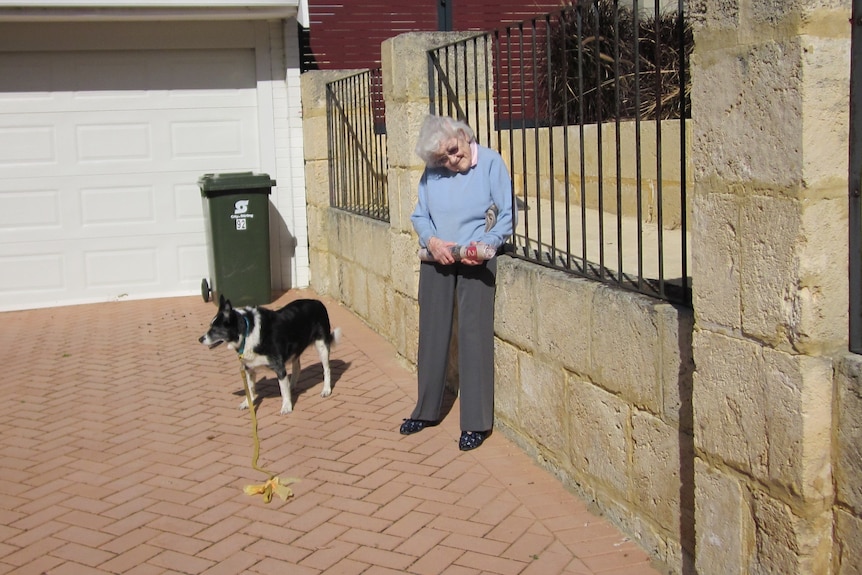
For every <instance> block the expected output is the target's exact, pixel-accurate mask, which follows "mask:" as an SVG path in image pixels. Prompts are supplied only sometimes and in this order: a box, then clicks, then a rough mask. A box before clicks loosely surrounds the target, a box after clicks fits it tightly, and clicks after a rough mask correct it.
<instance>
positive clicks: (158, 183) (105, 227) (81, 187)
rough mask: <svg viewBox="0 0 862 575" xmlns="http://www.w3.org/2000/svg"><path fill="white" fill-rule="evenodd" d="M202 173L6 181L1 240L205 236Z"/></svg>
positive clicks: (1, 195) (1, 191)
mask: <svg viewBox="0 0 862 575" xmlns="http://www.w3.org/2000/svg"><path fill="white" fill-rule="evenodd" d="M199 176H200V173H198V172H184V173H172V172H167V173H160V174H126V175H123V176H92V177H86V176H78V177H70V178H44V179H42V180H39V181H37V180H33V179H28V180H2V179H0V203H2V205H3V206H5V208H4V209H3V210H0V243H4V242H9V243H12V242H16V241H17V242H21V241H28V242H38V241H53V240H59V239H67V240H78V239H86V238H111V237H116V236H123V235H129V234H135V235H144V236H169V235H170V234H175V233H181V234H182V233H195V234H203V233H204V231H205V230H204V219H203V209H202V202H201V194H200V188H199V187H198V185H197V179H198V177H199ZM201 237H203V236H201Z"/></svg>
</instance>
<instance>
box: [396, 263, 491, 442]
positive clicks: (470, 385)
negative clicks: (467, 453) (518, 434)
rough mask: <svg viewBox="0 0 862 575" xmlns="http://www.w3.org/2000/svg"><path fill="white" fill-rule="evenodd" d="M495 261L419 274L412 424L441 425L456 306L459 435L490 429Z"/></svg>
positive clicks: (427, 268)
mask: <svg viewBox="0 0 862 575" xmlns="http://www.w3.org/2000/svg"><path fill="white" fill-rule="evenodd" d="M496 280H497V260H496V258H495V259H492V260H488V261H487V262H485V263H484V264H483V265H478V266H468V265H461V264H454V265H449V266H441V265H439V264H436V263H434V262H423V263H422V264H421V266H420V271H419V351H418V358H417V363H418V365H417V370H418V380H419V394H418V399H417V401H416V408H415V409H414V410H413V414H412V415H411V416H410V417H411V419H422V420H426V421H439V419H440V410H441V408H442V405H443V395H444V390H445V384H446V371H447V366H448V363H449V340H450V338H451V335H452V324H453V307H454V305H455V302H456V301H457V303H458V306H457V310H458V378H459V381H460V392H459V398H460V401H461V430H462V431H488V430H490V429H491V428H492V427H493V426H494V295H495V293H496Z"/></svg>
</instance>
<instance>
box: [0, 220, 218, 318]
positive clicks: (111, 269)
mask: <svg viewBox="0 0 862 575" xmlns="http://www.w3.org/2000/svg"><path fill="white" fill-rule="evenodd" d="M0 267H2V269H3V271H4V273H3V274H0V311H7V310H12V309H20V308H22V307H41V306H51V305H62V304H69V303H81V302H91V301H106V300H113V299H122V298H140V297H167V296H176V295H189V294H194V293H199V291H200V283H201V278H205V277H207V275H208V272H207V262H206V244H205V242H204V241H203V240H202V238H201V235H200V234H179V235H177V236H175V237H174V238H173V240H172V241H171V242H165V243H163V244H160V245H157V246H153V244H152V242H151V241H148V240H147V238H144V237H139V238H112V239H111V240H110V241H109V242H107V241H104V240H102V239H88V240H82V241H77V242H73V243H72V244H71V245H70V244H69V243H68V242H63V241H54V242H22V243H18V244H16V245H14V246H12V245H9V244H0ZM70 294H77V295H76V297H70ZM82 294H83V295H82Z"/></svg>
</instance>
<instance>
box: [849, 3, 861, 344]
mask: <svg viewBox="0 0 862 575" xmlns="http://www.w3.org/2000/svg"><path fill="white" fill-rule="evenodd" d="M850 22H851V24H852V32H851V48H850V173H849V174H848V178H847V180H848V187H849V189H848V196H849V202H850V204H849V210H850V211H849V221H848V226H849V233H850V237H849V247H850V254H849V269H848V272H849V278H848V279H849V287H850V309H849V314H850V318H849V320H850V322H849V323H850V334H849V335H850V351H852V352H854V353H862V0H853V12H852V18H851V19H850Z"/></svg>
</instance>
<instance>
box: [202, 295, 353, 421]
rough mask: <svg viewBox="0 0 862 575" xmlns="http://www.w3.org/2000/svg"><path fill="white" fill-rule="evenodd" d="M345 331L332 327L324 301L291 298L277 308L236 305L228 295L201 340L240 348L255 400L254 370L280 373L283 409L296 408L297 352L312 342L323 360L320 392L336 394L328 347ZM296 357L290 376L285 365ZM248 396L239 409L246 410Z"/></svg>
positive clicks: (208, 343) (221, 302)
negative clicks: (261, 369)
mask: <svg viewBox="0 0 862 575" xmlns="http://www.w3.org/2000/svg"><path fill="white" fill-rule="evenodd" d="M340 334H341V330H339V329H336V330H335V331H331V329H330V326H329V314H328V313H327V311H326V306H324V305H323V303H322V302H320V301H318V300H316V299H299V300H296V301H292V302H290V303H289V304H287V305H286V306H284V307H283V308H281V309H279V310H275V311H273V310H270V309H266V308H263V307H244V308H238V309H237V308H234V307H233V306H232V305H231V304H230V301H229V300H225V298H224V296H221V297H220V298H219V306H218V312H216V315H215V317H214V318H213V320H212V323H210V328H209V331H207V332H206V333H205V334H204V335H202V336H201V337H200V339H199V340H198V341H200V342H201V343H202V344H204V345H206V346H209V347H210V349H212V348H214V347H216V346H217V345H219V344H220V343H227V346H228V347H229V348H230V349H233V350H236V352H237V353H238V354H239V356H240V361H242V366H243V369H245V373H246V376H247V380H248V387H249V390H250V391H251V398H252V402H254V399H255V394H254V370H255V369H256V368H258V367H267V368H269V369H271V370H272V371H274V372H275V375H276V376H277V377H278V387H279V390H280V391H281V413H282V414H285V413H290V412H291V411H293V401H292V398H291V392H292V391H293V389H294V387H295V386H296V382H297V380H298V379H299V371H300V367H299V356H300V355H301V354H302V352H303V351H305V349H306V348H307V347H308V346H309V345H311V344H312V343H313V344H314V345H315V347H316V348H317V353H318V354H319V355H320V363H321V364H323V391H322V392H321V393H320V397H328V396H329V394H330V393H332V383H331V376H330V371H329V350H330V349H331V348H332V346H333V345H335V344H336V343H337V342H338V338H339V336H340ZM288 361H290V362H292V371H291V374H290V380H288V379H287V370H286V369H285V365H286V364H287V362H288ZM248 407H249V405H248V398H246V399H245V401H243V402H242V404H240V409H248Z"/></svg>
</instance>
